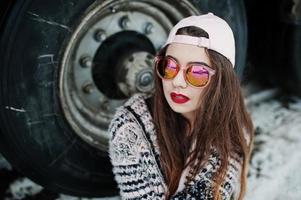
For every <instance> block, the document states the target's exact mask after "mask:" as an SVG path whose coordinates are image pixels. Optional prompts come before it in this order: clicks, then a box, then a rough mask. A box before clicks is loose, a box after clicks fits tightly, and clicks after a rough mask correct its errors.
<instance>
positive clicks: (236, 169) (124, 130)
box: [109, 93, 241, 200]
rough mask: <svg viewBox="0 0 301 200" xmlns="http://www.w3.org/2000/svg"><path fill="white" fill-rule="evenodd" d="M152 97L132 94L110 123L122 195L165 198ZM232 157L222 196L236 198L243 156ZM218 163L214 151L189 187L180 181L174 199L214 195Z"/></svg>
mask: <svg viewBox="0 0 301 200" xmlns="http://www.w3.org/2000/svg"><path fill="white" fill-rule="evenodd" d="M149 97H150V96H149V95H146V94H143V93H138V94H135V95H133V96H132V97H131V98H130V99H128V100H127V102H126V103H125V104H124V105H123V106H121V107H119V108H117V111H116V113H115V115H114V117H113V119H112V121H111V123H110V125H109V133H110V134H111V135H110V136H111V137H110V140H109V156H110V159H111V163H112V166H113V173H114V176H115V180H116V182H117V185H118V188H119V190H120V196H121V198H122V199H129V200H134V199H136V200H138V199H151V200H159V199H160V200H162V199H165V198H164V196H163V195H164V192H165V191H166V188H167V187H166V184H165V180H164V176H163V174H162V173H163V172H162V169H161V165H160V162H159V156H160V151H159V146H158V144H157V142H156V131H155V127H154V124H153V121H152V116H151V113H150V110H149V107H148V105H147V103H146V102H147V101H146V99H147V98H149ZM229 161H230V164H229V166H228V169H227V174H226V178H225V180H224V182H223V184H222V185H221V187H220V189H219V192H220V194H221V196H222V199H223V200H232V199H237V197H238V193H239V187H240V183H239V177H240V170H241V160H237V159H234V158H231V159H230V160H229ZM218 166H219V162H218V159H217V156H216V155H215V154H213V153H212V155H210V156H209V159H208V162H206V165H205V167H204V168H202V169H201V170H200V172H199V173H198V175H197V176H196V177H194V179H193V180H192V181H191V182H190V183H189V187H188V190H187V191H184V190H183V189H181V188H183V185H182V186H181V185H179V188H178V191H177V192H176V193H175V194H173V196H172V197H171V199H173V200H176V199H178V200H180V199H198V200H205V199H206V200H207V199H212V190H211V187H212V180H211V176H212V174H213V172H215V171H216V169H217V167H218ZM184 174H185V173H184V172H183V174H182V176H183V177H181V180H183V179H184V178H185V177H184V176H185V175H184ZM181 182H183V181H181ZM180 184H181V183H180Z"/></svg>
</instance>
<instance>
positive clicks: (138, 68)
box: [59, 0, 200, 150]
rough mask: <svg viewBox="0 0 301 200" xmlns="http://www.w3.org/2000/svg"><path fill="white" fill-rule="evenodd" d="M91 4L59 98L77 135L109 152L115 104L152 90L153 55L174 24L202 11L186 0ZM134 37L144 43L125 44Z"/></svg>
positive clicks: (70, 46) (65, 65) (72, 43)
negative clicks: (108, 131) (133, 95)
mask: <svg viewBox="0 0 301 200" xmlns="http://www.w3.org/2000/svg"><path fill="white" fill-rule="evenodd" d="M92 7H93V8H90V10H89V11H87V12H86V15H85V16H84V17H83V18H82V19H81V20H80V21H81V22H80V23H79V24H78V26H77V27H76V28H75V31H74V32H73V34H72V36H71V37H70V39H69V42H68V43H67V45H66V48H65V50H64V55H63V58H62V60H61V63H60V69H61V70H60V74H59V90H60V92H59V97H60V102H61V106H62V109H63V111H64V114H65V117H66V119H67V121H68V123H69V124H70V125H71V127H72V128H73V130H74V131H75V133H76V134H77V135H79V136H80V137H81V138H82V139H84V140H85V141H86V142H88V143H89V144H91V145H93V146H95V147H97V148H99V149H101V150H106V149H107V142H108V139H109V134H108V133H107V128H108V124H109V123H110V120H111V119H112V117H113V115H114V113H115V109H116V107H118V106H120V105H122V104H123V103H124V102H125V101H126V100H127V98H128V97H129V96H131V95H132V94H133V93H135V92H146V93H148V92H152V91H153V82H152V76H153V75H152V60H153V54H154V53H155V52H156V51H157V50H159V49H160V47H161V46H162V45H163V44H164V42H165V40H166V38H167V36H168V33H169V30H170V29H171V28H172V26H173V24H174V23H175V22H177V21H179V20H180V19H182V18H183V17H185V16H188V15H197V14H200V12H199V11H198V10H197V9H196V8H195V7H194V6H193V5H192V4H191V3H190V2H188V1H184V0H183V1H180V2H178V3H173V2H171V3H168V2H163V1H158V0H155V1H154V0H145V1H137V0H136V1H129V0H128V1H113V0H112V1H106V2H104V3H102V4H98V5H93V6H92ZM118 39H119V41H118V44H117V40H118ZM121 39H124V41H122V40H121ZM129 41H139V44H140V46H139V45H136V46H134V45H132V46H127V48H125V47H126V45H130V44H132V43H131V42H129ZM126 43H127V44H126ZM144 46H145V48H144ZM117 49H118V51H117ZM120 49H121V50H120ZM104 58H105V59H104ZM106 62H107V63H106ZM104 63H105V64H104ZM112 74H114V75H112ZM112 91H114V92H112Z"/></svg>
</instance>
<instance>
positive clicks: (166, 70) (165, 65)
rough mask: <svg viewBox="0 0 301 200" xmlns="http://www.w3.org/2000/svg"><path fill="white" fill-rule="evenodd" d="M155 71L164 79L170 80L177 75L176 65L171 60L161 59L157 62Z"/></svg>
mask: <svg viewBox="0 0 301 200" xmlns="http://www.w3.org/2000/svg"><path fill="white" fill-rule="evenodd" d="M157 71H158V73H159V75H160V76H161V77H162V78H164V79H172V78H174V77H175V76H176V75H177V72H178V69H177V63H176V62H174V61H173V60H172V59H168V58H162V59H159V60H158V62H157Z"/></svg>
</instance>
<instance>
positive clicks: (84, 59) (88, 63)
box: [80, 56, 92, 67]
mask: <svg viewBox="0 0 301 200" xmlns="http://www.w3.org/2000/svg"><path fill="white" fill-rule="evenodd" d="M80 65H81V66H82V67H91V66H92V60H91V57H89V56H85V57H82V58H81V59H80Z"/></svg>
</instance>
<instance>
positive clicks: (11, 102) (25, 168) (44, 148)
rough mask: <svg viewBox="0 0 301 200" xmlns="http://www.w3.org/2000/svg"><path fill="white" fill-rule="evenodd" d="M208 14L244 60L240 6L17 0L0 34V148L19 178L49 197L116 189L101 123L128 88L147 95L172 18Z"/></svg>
mask: <svg viewBox="0 0 301 200" xmlns="http://www.w3.org/2000/svg"><path fill="white" fill-rule="evenodd" d="M208 11H210V12H214V13H215V14H216V15H219V16H221V17H222V18H224V19H226V20H227V21H228V22H229V23H230V25H231V26H232V28H233V29H234V34H235V37H236V41H237V42H236V47H237V52H238V53H237V57H236V63H237V65H236V68H235V70H237V73H238V75H239V76H241V74H242V71H243V69H244V62H245V56H246V23H245V12H244V6H243V4H242V2H241V1H236V0H223V1H221V0H218V1H217V0H216V1H205V0H201V1H194V0H192V1H185V0H181V1H180V0H179V1H176V3H175V1H173V0H170V1H163V0H144V1H138V0H125V1H124V0H114V1H113V0H107V1H101V0H97V1H95V0H85V1H75V0H66V1H59V0H53V1H46V2H45V1H44V2H41V1H30V0H28V1H21V0H20V1H16V3H15V5H14V6H13V8H12V10H11V11H10V12H9V15H8V17H7V18H6V20H5V23H4V27H2V30H3V33H2V34H1V36H0V42H1V43H0V54H1V58H0V66H1V67H0V70H1V71H0V81H1V84H0V109H1V110H0V129H1V130H0V148H1V152H2V154H3V155H4V156H5V157H6V159H7V160H8V161H9V162H10V163H11V164H12V165H13V166H14V167H15V168H16V169H18V170H19V171H21V172H22V173H23V174H24V175H25V176H28V177H29V178H31V179H32V180H33V181H35V182H37V183H38V184H41V185H42V186H45V187H47V188H48V189H51V190H53V191H56V192H62V193H66V194H70V195H75V196H86V197H94V196H97V197H102V196H113V195H116V194H117V193H118V189H117V187H116V183H115V181H114V179H113V174H112V172H111V164H110V162H109V158H108V155H107V143H108V138H109V135H108V133H107V128H108V124H109V122H110V120H111V118H112V116H113V114H114V112H115V108H116V107H117V106H120V105H122V104H123V103H124V102H125V101H126V100H127V98H129V97H130V96H131V95H133V94H134V93H136V92H153V81H152V80H153V79H152V66H151V65H152V59H153V55H154V54H155V52H156V51H158V50H159V48H160V47H161V45H163V43H164V42H165V40H166V38H167V34H168V31H169V30H170V28H171V27H172V26H173V24H175V23H176V22H177V21H179V20H180V19H181V18H183V17H185V16H189V15H196V14H200V13H207V12H208Z"/></svg>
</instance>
